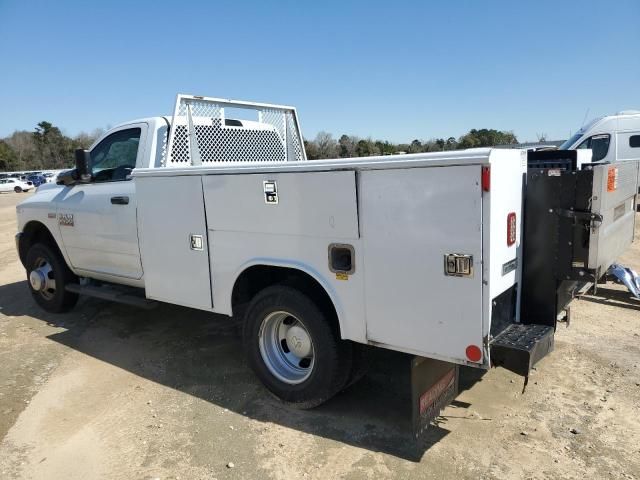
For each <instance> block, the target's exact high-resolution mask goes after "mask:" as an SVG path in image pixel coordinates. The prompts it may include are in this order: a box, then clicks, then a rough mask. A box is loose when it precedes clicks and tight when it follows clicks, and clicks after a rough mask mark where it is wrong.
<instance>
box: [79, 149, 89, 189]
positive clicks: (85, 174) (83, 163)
mask: <svg viewBox="0 0 640 480" xmlns="http://www.w3.org/2000/svg"><path fill="white" fill-rule="evenodd" d="M76 175H77V179H78V181H79V182H82V183H89V182H90V181H91V154H90V153H89V152H88V151H87V150H83V149H81V148H79V149H77V150H76Z"/></svg>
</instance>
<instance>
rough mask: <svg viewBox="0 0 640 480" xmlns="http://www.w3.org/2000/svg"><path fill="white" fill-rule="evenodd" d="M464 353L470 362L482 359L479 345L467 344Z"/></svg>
mask: <svg viewBox="0 0 640 480" xmlns="http://www.w3.org/2000/svg"><path fill="white" fill-rule="evenodd" d="M465 353H466V354H467V358H468V359H469V361H471V362H479V361H480V360H481V359H482V350H480V347H477V346H475V345H469V346H468V347H467V349H466V350H465Z"/></svg>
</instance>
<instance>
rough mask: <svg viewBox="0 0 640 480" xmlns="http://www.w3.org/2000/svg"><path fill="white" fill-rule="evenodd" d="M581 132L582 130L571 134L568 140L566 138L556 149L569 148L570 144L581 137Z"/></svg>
mask: <svg viewBox="0 0 640 480" xmlns="http://www.w3.org/2000/svg"><path fill="white" fill-rule="evenodd" d="M582 134H583V132H582V130H580V131H579V132H578V133H576V134H575V135H573V136H572V137H571V138H570V139H569V140H567V141H566V142H564V143H563V144H562V145H560V146H559V147H558V150H569V149H570V148H571V145H573V144H574V143H576V142H577V141H578V140H579V139H580V137H582Z"/></svg>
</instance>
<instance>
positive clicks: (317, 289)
mask: <svg viewBox="0 0 640 480" xmlns="http://www.w3.org/2000/svg"><path fill="white" fill-rule="evenodd" d="M271 285H287V286H290V287H292V288H295V289H296V290H298V291H300V292H302V293H304V294H305V295H307V296H308V297H309V298H311V299H312V300H313V301H314V302H315V303H316V304H317V306H318V307H319V308H320V309H321V310H322V312H323V313H324V314H325V315H326V316H327V318H329V319H331V320H332V323H333V324H334V325H335V327H336V329H337V331H338V333H339V332H340V325H339V321H338V314H337V312H336V309H335V306H334V305H333V302H332V301H331V297H329V294H328V293H327V291H326V290H325V289H324V287H323V286H322V285H321V284H320V283H319V282H318V281H317V280H316V279H315V278H313V277H312V276H311V275H309V274H308V273H306V272H303V271H302V270H297V269H295V268H288V267H276V266H272V265H254V266H252V267H249V268H247V269H246V270H245V271H244V272H242V273H241V274H240V276H239V277H238V279H237V280H236V283H235V285H234V286H233V292H232V294H231V307H232V311H233V315H234V316H236V317H239V318H242V315H244V311H245V309H246V307H247V305H248V304H249V302H251V299H252V298H253V297H254V296H255V295H256V294H257V293H258V292H260V291H261V290H264V289H265V288H267V287H270V286H271Z"/></svg>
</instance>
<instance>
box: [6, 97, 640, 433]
mask: <svg viewBox="0 0 640 480" xmlns="http://www.w3.org/2000/svg"><path fill="white" fill-rule="evenodd" d="M230 109H233V110H234V111H237V110H238V109H244V110H248V111H249V112H252V114H253V115H254V118H253V119H252V120H244V119H237V118H228V112H229V111H230ZM526 173H527V158H526V152H524V151H519V150H491V149H476V150H465V151H454V152H443V153H431V154H416V155H401V156H391V157H389V156H386V157H369V158H361V159H336V160H319V161H307V160H306V156H305V151H304V144H303V141H302V136H301V134H300V129H299V124H298V120H297V115H296V111H295V109H293V108H292V107H286V106H277V105H269V104H257V103H249V102H239V101H230V100H222V99H215V98H206V97H195V96H189V95H179V96H178V98H177V101H176V104H175V109H174V115H173V118H171V119H168V118H163V117H160V118H152V119H143V120H137V121H133V122H129V123H125V124H122V125H120V126H118V127H115V128H114V129H112V130H111V131H109V132H107V133H106V134H105V135H104V136H103V137H102V138H100V139H99V140H98V141H97V142H96V143H95V144H94V145H93V146H92V147H91V149H90V151H88V152H84V151H80V152H78V156H77V167H76V169H75V170H74V171H72V172H69V173H67V174H63V175H61V176H60V177H59V181H58V184H57V185H53V184H47V185H44V186H41V187H40V188H39V189H38V192H37V194H36V195H34V196H33V197H31V198H29V199H28V200H26V201H25V202H23V203H21V204H20V205H19V206H18V207H17V211H18V220H19V222H18V223H19V234H18V235H17V245H18V251H19V254H20V258H21V260H22V261H23V263H24V265H25V268H26V270H27V275H28V278H29V285H30V289H31V292H32V294H33V297H34V299H35V300H36V302H38V304H40V305H41V306H42V307H43V308H45V309H47V310H49V311H64V310H67V309H69V308H71V307H72V306H73V305H74V304H75V302H76V300H77V297H78V294H86V295H93V296H97V297H102V298H110V299H114V300H118V301H122V302H126V303H132V304H139V305H148V304H149V302H150V301H156V302H157V301H159V302H167V303H173V304H178V305H184V306H188V307H192V308H197V309H200V310H205V311H210V312H215V313H220V314H224V315H229V316H236V317H239V318H241V319H242V320H243V322H244V333H243V342H244V347H245V351H246V356H247V359H248V362H249V365H250V366H251V367H252V368H253V370H254V371H255V372H256V374H257V376H258V377H259V378H260V380H261V381H262V382H263V383H264V384H265V386H266V387H267V388H268V389H269V390H270V391H271V392H272V393H274V394H275V395H276V396H278V397H279V398H280V399H282V400H283V401H285V402H287V403H290V404H293V405H296V406H299V407H313V406H316V405H318V404H320V403H322V402H324V401H326V400H327V399H329V398H330V397H331V396H333V395H334V394H335V393H337V392H338V391H339V390H341V389H343V388H345V386H347V385H348V384H349V383H351V382H352V381H353V380H354V379H355V378H356V377H357V374H358V370H359V368H358V364H359V358H360V353H361V350H362V346H364V345H369V346H377V347H384V348H388V349H392V350H397V351H401V352H406V353H409V354H412V355H415V356H417V359H416V360H415V361H414V362H413V368H414V372H413V378H414V382H413V393H412V395H413V403H412V408H413V413H414V432H415V433H416V434H417V433H419V432H420V431H421V430H422V429H423V427H424V426H425V425H426V423H427V422H428V421H429V420H430V419H432V418H433V417H434V416H435V415H437V412H438V409H439V408H440V407H441V406H442V405H444V404H446V403H447V402H448V401H450V400H451V398H453V396H454V395H455V390H456V385H457V366H458V365H468V366H472V367H477V368H484V369H488V368H489V367H490V366H491V365H492V363H499V364H501V365H504V366H507V367H508V368H509V367H510V366H511V368H512V369H513V370H514V371H518V372H519V373H522V374H523V375H527V374H528V372H529V368H530V367H531V365H532V364H533V363H534V362H535V361H537V360H538V359H539V358H541V357H542V356H544V355H545V354H546V353H548V352H549V351H550V350H551V349H552V347H553V329H554V327H555V320H556V319H555V318H553V322H550V321H546V322H545V321H541V322H532V323H534V324H533V325H525V324H522V323H520V311H521V309H520V300H521V297H522V288H521V285H522V272H523V268H522V265H523V253H522V252H523V243H522V232H523V215H522V209H523V194H524V193H523V192H524V191H525V189H524V188H523V186H524V185H525V183H526ZM634 181H635V182H637V171H636V177H635V179H634ZM125 287H127V288H125ZM500 339H502V340H505V339H506V340H508V342H507V341H506V340H505V341H500ZM514 339H515V340H514ZM518 339H519V340H518ZM509 342H510V343H509ZM494 345H497V346H498V347H499V348H498V349H497V350H496V351H497V352H498V357H497V358H498V359H499V362H492V348H493V346H494ZM514 349H515V350H514ZM513 351H515V352H516V353H515V355H512V354H511V353H510V352H513ZM505 352H506V354H505Z"/></svg>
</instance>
